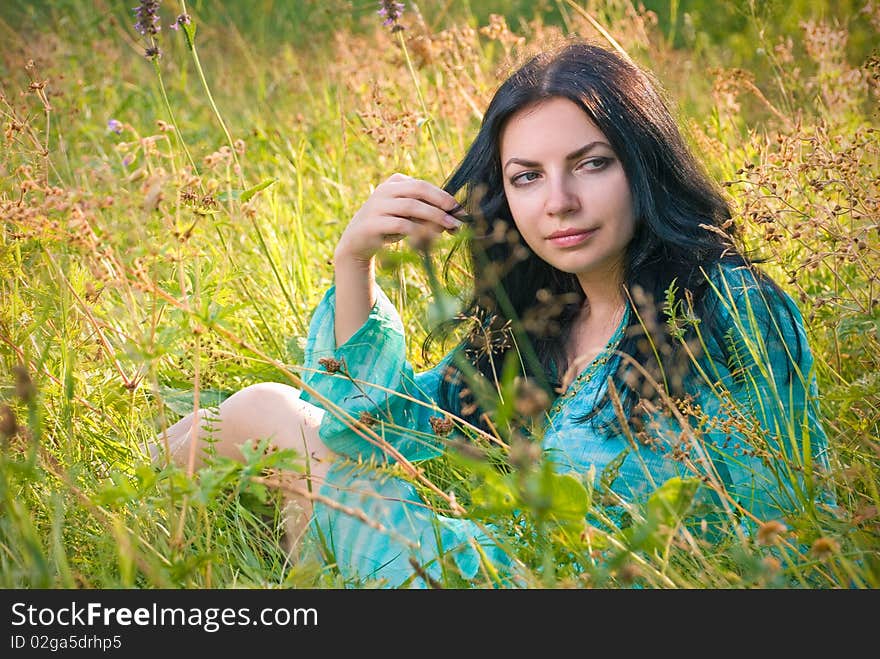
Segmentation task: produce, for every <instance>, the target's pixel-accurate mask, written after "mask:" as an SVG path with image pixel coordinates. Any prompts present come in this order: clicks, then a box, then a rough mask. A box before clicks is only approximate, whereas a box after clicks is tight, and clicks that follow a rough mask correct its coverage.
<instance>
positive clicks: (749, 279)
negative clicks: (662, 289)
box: [706, 261, 803, 323]
mask: <svg viewBox="0 0 880 659" xmlns="http://www.w3.org/2000/svg"><path fill="white" fill-rule="evenodd" d="M706 275H707V279H708V288H707V291H706V308H707V309H711V310H714V311H717V312H719V313H721V314H722V315H732V316H738V317H744V316H757V317H768V316H769V317H779V316H780V315H783V316H787V317H791V318H790V319H791V320H792V321H794V322H796V323H802V322H803V319H802V317H801V314H800V310H799V309H798V307H797V304H796V303H795V302H794V300H793V299H792V297H791V296H790V295H789V294H788V293H787V292H786V291H785V290H783V289H782V287H780V286H779V284H778V283H776V282H775V281H774V280H773V279H772V278H771V277H770V276H769V275H768V274H766V273H765V272H764V271H763V270H761V269H760V268H759V267H758V266H756V265H753V264H747V263H737V262H725V261H722V262H719V263H717V264H716V265H714V266H712V267H711V268H710V269H708V270H707V272H706Z"/></svg>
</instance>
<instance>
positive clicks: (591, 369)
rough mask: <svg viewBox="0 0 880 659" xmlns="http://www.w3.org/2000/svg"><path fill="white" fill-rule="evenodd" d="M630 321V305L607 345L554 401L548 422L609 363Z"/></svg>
mask: <svg viewBox="0 0 880 659" xmlns="http://www.w3.org/2000/svg"><path fill="white" fill-rule="evenodd" d="M628 323H629V305H626V307H625V308H624V310H623V317H622V318H621V319H620V323H619V324H618V326H617V329H616V330H615V331H614V334H612V335H611V338H610V339H609V340H608V343H607V344H605V347H604V348H603V349H602V352H600V353H599V354H598V355H596V356H595V357H594V358H593V360H592V361H591V362H590V363H589V364H587V365H586V366H585V367H584V368H583V370H582V371H581V372H580V373H579V374H578V376H577V377H576V378H575V379H574V380H572V381H571V383H570V384H569V385H568V387H567V388H566V389H565V391H563V392H562V393H561V394H559V397H558V398H557V399H556V401H555V402H554V403H553V406H552V407H551V408H550V411H549V412H548V413H547V416H548V422H549V421H552V419H553V417H554V416H556V414H557V413H558V412H559V410H561V409H562V407H563V406H564V405H565V403H566V402H567V401H569V400H571V399H572V398H574V397H575V396H577V394H578V392H580V390H581V389H583V388H584V386H585V385H586V384H587V383H588V382H589V381H590V380H592V379H593V377H594V376H595V375H596V373H598V372H599V371H600V370H602V368H603V367H604V366H605V364H606V363H608V360H609V359H611V357H613V356H614V351H615V350H616V349H617V346H618V344H619V343H620V341H621V339H622V338H623V334H624V331H625V330H626V326H627V324H628Z"/></svg>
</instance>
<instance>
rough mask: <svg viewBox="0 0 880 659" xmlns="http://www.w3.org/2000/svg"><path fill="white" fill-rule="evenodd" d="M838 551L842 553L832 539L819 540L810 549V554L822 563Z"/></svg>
mask: <svg viewBox="0 0 880 659" xmlns="http://www.w3.org/2000/svg"><path fill="white" fill-rule="evenodd" d="M838 551H840V545H839V544H837V541H835V540H832V539H831V538H818V539H817V540H816V542H814V543H813V546H812V547H810V553H811V554H812V555H813V556H815V557H816V558H818V559H819V560H820V561H824V560H827V559H828V558H830V557H831V555H832V554H834V553H835V552H838Z"/></svg>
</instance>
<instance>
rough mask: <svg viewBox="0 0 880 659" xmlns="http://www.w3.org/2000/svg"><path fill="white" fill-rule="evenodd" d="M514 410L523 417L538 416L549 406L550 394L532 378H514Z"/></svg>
mask: <svg viewBox="0 0 880 659" xmlns="http://www.w3.org/2000/svg"><path fill="white" fill-rule="evenodd" d="M514 406H515V407H516V411H517V412H518V413H519V414H520V415H522V416H524V417H534V416H538V415H539V414H541V412H543V411H544V410H546V409H547V408H548V407H550V396H549V395H548V394H547V392H546V391H544V389H542V388H541V387H540V386H538V385H537V384H536V383H535V382H534V380H533V379H532V378H520V377H517V378H516V400H515V402H514Z"/></svg>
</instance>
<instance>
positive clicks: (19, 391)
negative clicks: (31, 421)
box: [12, 364, 36, 403]
mask: <svg viewBox="0 0 880 659" xmlns="http://www.w3.org/2000/svg"><path fill="white" fill-rule="evenodd" d="M12 372H13V373H15V393H16V395H17V396H18V397H19V398H21V399H22V400H23V401H24V402H25V403H29V402H30V401H31V400H33V398H34V393H35V392H36V388H35V387H34V383H33V381H32V380H31V376H30V375H28V372H27V369H26V368H25V367H24V366H22V365H21V364H18V365H16V366H13V367H12Z"/></svg>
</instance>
